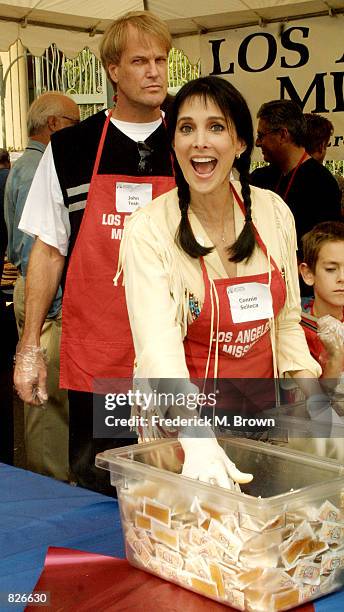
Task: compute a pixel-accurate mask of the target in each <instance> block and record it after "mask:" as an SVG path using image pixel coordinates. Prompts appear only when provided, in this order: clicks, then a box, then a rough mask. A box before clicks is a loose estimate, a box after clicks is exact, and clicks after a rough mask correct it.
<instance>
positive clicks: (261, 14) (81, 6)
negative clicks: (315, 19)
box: [0, 0, 344, 61]
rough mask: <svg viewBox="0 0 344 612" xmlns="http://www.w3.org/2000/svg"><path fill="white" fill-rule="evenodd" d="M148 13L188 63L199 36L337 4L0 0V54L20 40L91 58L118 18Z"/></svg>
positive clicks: (343, 7)
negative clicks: (133, 12)
mask: <svg viewBox="0 0 344 612" xmlns="http://www.w3.org/2000/svg"><path fill="white" fill-rule="evenodd" d="M144 9H149V10H151V11H153V12H154V13H155V14H157V15H159V16H160V17H161V18H162V19H163V20H165V21H166V23H167V24H168V26H169V29H170V31H171V33H172V36H173V38H174V44H175V46H176V47H178V48H182V49H183V50H184V51H185V53H186V54H187V55H189V58H190V60H191V61H197V59H199V54H200V43H199V35H200V34H202V33H206V32H214V31H217V30H224V29H228V28H237V27H242V26H248V25H261V26H263V25H264V24H266V23H271V22H277V21H284V20H291V19H293V20H294V19H298V18H300V17H310V16H314V15H327V14H329V13H330V14H333V15H335V14H337V13H339V12H343V11H344V2H343V1H342V0H324V1H323V0H304V1H303V2H300V1H299V0H187V1H185V0H86V1H85V0H2V1H0V51H7V50H8V48H9V46H10V45H11V44H13V43H14V42H15V41H16V40H17V39H20V40H21V41H22V43H23V45H24V46H25V47H27V48H28V49H29V51H30V52H31V53H32V54H34V55H41V54H42V53H43V52H44V50H45V49H46V48H47V47H48V46H49V45H50V44H51V43H56V45H57V47H58V48H59V49H60V50H61V51H63V52H64V53H65V55H66V56H67V57H75V56H76V55H77V54H78V53H79V52H80V51H81V50H82V49H83V48H84V47H89V48H90V49H91V50H92V51H93V52H95V53H96V54H97V53H98V44H99V39H100V36H101V34H102V33H103V32H104V30H105V28H106V27H107V25H108V24H109V23H110V22H111V21H112V20H113V19H115V18H117V17H118V16H120V15H122V14H124V13H126V12H127V11H131V10H144Z"/></svg>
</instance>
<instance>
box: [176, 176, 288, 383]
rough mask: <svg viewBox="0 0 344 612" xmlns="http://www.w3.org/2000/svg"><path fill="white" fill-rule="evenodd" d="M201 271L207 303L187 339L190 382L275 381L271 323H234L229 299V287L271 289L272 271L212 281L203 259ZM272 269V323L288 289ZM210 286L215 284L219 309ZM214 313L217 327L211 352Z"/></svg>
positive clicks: (277, 273) (272, 262)
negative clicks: (260, 285)
mask: <svg viewBox="0 0 344 612" xmlns="http://www.w3.org/2000/svg"><path fill="white" fill-rule="evenodd" d="M232 191H233V193H234V196H235V198H236V200H237V202H238V204H239V205H240V208H241V210H242V211H243V212H244V205H243V202H242V201H241V200H240V198H239V196H238V194H237V193H236V191H235V190H234V188H233V187H232ZM255 232H256V237H257V241H258V244H259V246H260V248H261V249H262V251H263V252H264V253H265V255H266V256H267V250H266V247H265V245H264V243H263V241H262V240H261V238H260V236H259V235H258V232H257V230H256V229H255ZM201 266H202V272H203V280H204V285H205V298H204V304H203V307H202V310H201V313H200V315H199V317H198V318H197V319H196V320H195V321H194V322H193V323H192V324H191V325H190V326H189V327H188V333H187V336H186V338H185V340H184V348H185V356H186V363H187V367H188V370H189V374H190V378H192V379H193V378H196V379H204V378H206V377H207V376H211V377H213V378H216V379H217V378H219V379H237V378H241V379H242V378H256V379H267V378H270V379H273V378H274V368H273V354H272V346H271V339H270V333H269V330H270V322H269V320H268V319H262V320H257V321H246V322H240V323H234V322H233V319H232V313H231V309H230V304H229V299H228V297H227V288H228V287H232V286H234V285H239V284H241V283H245V284H247V283H253V282H254V283H263V284H265V285H267V284H268V281H269V274H268V272H266V273H264V274H257V275H251V276H243V277H237V278H224V279H217V280H214V281H212V282H211V281H210V280H209V277H208V274H207V270H206V266H205V264H204V261H203V259H201ZM271 266H272V268H273V270H272V272H271V284H270V290H271V296H272V306H273V313H274V318H276V316H277V315H278V313H279V312H280V310H281V308H282V307H283V305H284V303H285V299H286V289H285V283H284V280H283V278H282V275H281V273H280V271H279V270H278V267H277V265H276V263H275V262H274V260H273V259H272V258H271ZM212 284H214V285H215V289H216V293H217V296H218V306H217V304H216V299H215V297H216V296H214V293H215V290H214V289H213V287H212ZM212 293H213V298H212ZM212 309H213V313H214V316H213V320H214V321H215V324H214V326H213V328H214V333H213V339H212V343H211V349H210V351H209V341H210V330H211V320H212ZM216 321H218V323H216ZM216 339H217V341H216ZM217 359H218V362H217ZM216 362H217V363H216ZM207 364H208V367H207ZM265 384H266V383H265Z"/></svg>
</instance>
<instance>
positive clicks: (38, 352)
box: [14, 344, 48, 406]
mask: <svg viewBox="0 0 344 612" xmlns="http://www.w3.org/2000/svg"><path fill="white" fill-rule="evenodd" d="M46 381H47V357H46V353H45V350H44V349H42V348H41V347H40V346H32V345H28V344H26V345H24V346H20V345H18V346H17V352H16V367H15V371H14V385H15V388H16V389H17V392H18V395H19V397H20V398H21V399H22V400H23V401H24V402H26V403H28V404H33V405H35V406H40V405H42V404H43V403H44V402H46V400H47V399H48V394H47V387H46Z"/></svg>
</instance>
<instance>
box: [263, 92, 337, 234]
mask: <svg viewBox="0 0 344 612" xmlns="http://www.w3.org/2000/svg"><path fill="white" fill-rule="evenodd" d="M257 117H258V120H259V121H258V130H257V140H256V146H257V147H260V148H261V150H262V154H263V157H264V160H265V161H266V162H269V164H270V165H269V166H268V167H263V168H259V169H257V170H255V171H254V172H253V173H252V174H251V182H252V184H254V185H256V186H258V187H263V188H266V189H272V190H273V191H276V192H277V193H278V194H279V195H280V196H281V197H282V198H283V199H284V200H285V202H286V203H287V204H288V206H289V208H290V209H291V211H292V213H293V215H294V218H295V225H296V233H297V238H298V242H299V243H300V239H301V236H303V234H305V233H306V232H308V231H309V230H311V229H312V228H313V227H314V225H316V224H317V223H320V222H321V221H337V220H339V219H340V214H341V213H340V192H339V189H338V186H337V182H336V180H335V179H334V178H333V176H332V174H331V173H330V172H329V170H327V168H325V167H324V166H320V165H319V164H318V163H317V162H316V161H315V160H314V159H313V158H312V157H311V156H310V155H309V154H308V153H307V152H306V150H305V137H306V120H305V118H304V115H303V113H302V111H301V109H300V107H299V106H298V105H297V104H296V103H295V102H293V101H292V100H272V101H271V102H267V103H266V104H263V105H262V106H261V107H260V109H259V111H258V114H257Z"/></svg>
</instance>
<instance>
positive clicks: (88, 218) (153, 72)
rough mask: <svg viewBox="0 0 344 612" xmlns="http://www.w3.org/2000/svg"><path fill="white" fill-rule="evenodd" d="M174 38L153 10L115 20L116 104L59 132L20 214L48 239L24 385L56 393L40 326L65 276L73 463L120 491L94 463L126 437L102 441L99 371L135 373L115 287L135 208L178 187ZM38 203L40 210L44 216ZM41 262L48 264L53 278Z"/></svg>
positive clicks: (109, 65)
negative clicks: (170, 94) (170, 139)
mask: <svg viewBox="0 0 344 612" xmlns="http://www.w3.org/2000/svg"><path fill="white" fill-rule="evenodd" d="M170 48H171V37H170V34H169V32H168V29H167V26H166V25H165V24H164V23H163V22H162V21H161V20H160V19H158V18H157V17H155V15H153V14H152V13H150V12H149V11H142V12H141V11H140V12H132V13H128V14H126V15H124V16H123V17H121V18H119V19H118V20H116V21H115V22H114V23H113V24H112V25H111V26H110V27H109V28H108V30H107V31H106V32H105V34H104V37H103V39H102V42H101V46H100V54H101V59H102V63H103V66H104V68H105V70H106V73H107V76H108V78H109V80H110V81H111V84H112V86H113V89H114V94H115V96H114V99H115V106H114V108H112V109H110V110H108V111H100V112H99V113H97V114H96V115H94V116H92V117H90V118H88V119H87V120H85V121H83V122H82V123H81V124H80V125H78V126H75V127H74V128H72V129H71V130H68V131H66V132H65V133H64V134H59V135H56V137H54V138H52V141H51V146H50V147H48V149H47V151H46V154H45V155H44V157H43V159H42V163H41V165H40V167H39V169H38V172H37V176H36V179H35V181H34V183H33V185H32V189H31V192H30V195H29V198H28V201H27V205H26V207H25V210H24V213H23V217H22V219H21V224H20V227H21V229H22V230H24V231H26V232H31V233H32V234H35V235H36V236H38V238H37V241H36V244H35V248H34V250H33V253H32V257H31V259H30V265H29V275H28V278H29V279H30V283H29V291H28V294H27V299H26V323H25V333H24V336H23V338H22V341H21V344H20V348H19V351H18V357H17V366H16V373H15V384H16V387H17V389H18V391H19V393H20V395H21V396H22V397H23V398H24V399H25V400H26V401H29V402H31V403H33V404H36V405H38V404H40V403H42V402H44V401H45V400H46V397H47V390H46V387H45V375H46V366H45V364H44V361H43V358H42V355H41V353H40V350H39V330H40V326H41V322H42V320H43V318H44V316H45V312H46V311H47V309H48V308H49V305H50V302H51V299H52V296H53V294H54V292H55V290H56V288H57V285H58V283H59V281H60V279H61V277H62V279H63V284H64V285H65V287H64V299H63V325H62V341H61V377H60V384H61V386H62V387H63V388H66V389H68V390H69V406H70V461H71V468H72V471H73V473H74V476H75V479H76V480H77V482H78V484H80V485H82V486H85V487H88V488H91V489H95V490H98V491H101V492H104V493H109V494H111V493H113V491H114V489H113V488H112V487H110V485H109V478H108V474H107V473H105V472H102V471H101V470H99V469H96V468H95V467H94V458H95V454H96V453H97V452H100V451H102V450H105V449H106V448H111V447H113V446H116V445H118V444H120V443H123V441H121V440H117V441H116V440H115V441H114V440H112V439H103V438H100V439H96V440H94V439H93V395H92V392H93V391H94V388H95V387H94V385H95V384H97V383H96V381H99V380H104V379H122V378H127V379H129V378H131V376H132V371H133V364H134V349H133V344H132V338H131V332H130V326H129V320H128V315H127V310H126V305H125V295H124V288H123V287H117V288H115V287H114V285H113V277H114V273H115V270H116V267H117V262H118V257H119V248H120V239H121V235H122V230H123V224H124V220H125V217H126V216H127V215H128V214H130V213H131V212H133V211H135V210H136V209H137V208H138V207H141V206H144V205H145V204H147V203H148V202H149V201H150V200H152V199H153V198H155V197H157V196H158V195H160V194H162V193H165V192H166V191H169V190H170V189H172V187H174V178H173V172H172V165H171V159H170V154H169V148H168V144H167V137H166V132H165V126H164V123H163V119H162V116H161V112H160V105H161V104H162V102H163V101H164V99H165V97H166V93H167V62H168V53H169V50H170ZM36 205H38V207H39V209H40V211H41V218H40V222H35V223H33V222H32V217H31V215H32V209H33V208H34V207H35V206H36ZM42 262H47V265H48V274H47V275H46V276H45V277H44V279H43V281H42V274H41V273H40V271H41V270H42ZM65 264H66V265H65ZM44 269H45V266H44ZM28 358H30V359H31V360H32V362H33V366H32V368H31V372H30V375H29V376H28V375H27V373H24V371H23V370H24V368H23V363H24V362H25V360H27V359H28ZM33 389H36V393H35V394H34V395H33ZM96 400H99V397H97V398H96ZM116 416H119V415H118V414H117V413H116ZM124 443H128V440H124Z"/></svg>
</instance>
